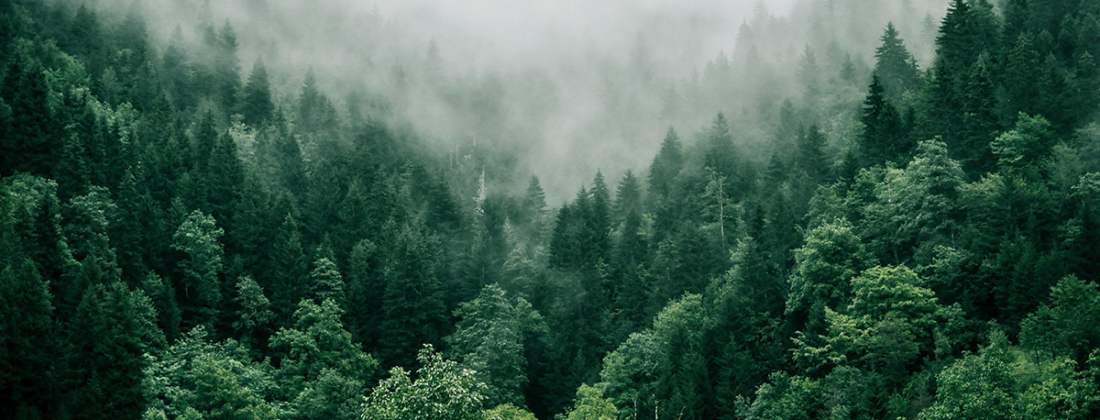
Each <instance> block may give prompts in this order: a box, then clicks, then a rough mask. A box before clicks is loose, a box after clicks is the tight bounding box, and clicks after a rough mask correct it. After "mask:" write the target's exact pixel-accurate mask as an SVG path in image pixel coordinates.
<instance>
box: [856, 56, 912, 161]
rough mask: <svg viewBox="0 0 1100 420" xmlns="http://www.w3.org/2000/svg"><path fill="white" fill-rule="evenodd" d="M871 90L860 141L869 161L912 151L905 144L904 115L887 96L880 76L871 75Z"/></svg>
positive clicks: (865, 109)
mask: <svg viewBox="0 0 1100 420" xmlns="http://www.w3.org/2000/svg"><path fill="white" fill-rule="evenodd" d="M869 90H870V92H869V93H868V94H867V99H864V100H863V116H862V118H861V121H862V122H863V135H862V136H860V145H861V146H862V148H863V157H864V159H865V161H866V162H867V164H868V165H875V164H881V163H884V162H886V161H889V160H895V159H898V158H900V157H902V155H903V154H904V153H907V152H908V147H906V144H905V136H906V133H904V132H903V127H902V124H901V116H900V115H899V114H898V111H897V108H894V105H893V104H891V103H890V101H889V100H887V99H886V96H885V90H884V89H883V86H882V84H881V83H879V79H878V76H872V77H871V86H870V87H869Z"/></svg>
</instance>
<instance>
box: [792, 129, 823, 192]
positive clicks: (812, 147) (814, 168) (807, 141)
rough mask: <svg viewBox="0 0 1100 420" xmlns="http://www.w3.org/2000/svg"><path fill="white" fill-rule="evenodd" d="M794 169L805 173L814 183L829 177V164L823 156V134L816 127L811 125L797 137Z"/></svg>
mask: <svg viewBox="0 0 1100 420" xmlns="http://www.w3.org/2000/svg"><path fill="white" fill-rule="evenodd" d="M795 165H796V167H798V168H800V169H802V170H803V171H806V175H809V176H810V179H811V180H813V181H814V182H815V183H820V182H822V181H824V180H826V179H828V177H829V163H828V160H827V159H826V156H825V133H822V132H821V129H820V128H818V126H817V125H816V124H815V125H811V126H810V128H809V129H807V130H806V132H805V133H804V134H803V135H801V136H798V154H797V155H796V159H795Z"/></svg>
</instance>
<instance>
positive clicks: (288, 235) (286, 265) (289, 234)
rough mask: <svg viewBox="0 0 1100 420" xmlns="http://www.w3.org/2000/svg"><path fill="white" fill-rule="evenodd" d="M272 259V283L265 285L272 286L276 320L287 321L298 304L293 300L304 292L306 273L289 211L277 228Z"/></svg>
mask: <svg viewBox="0 0 1100 420" xmlns="http://www.w3.org/2000/svg"><path fill="white" fill-rule="evenodd" d="M271 262H272V266H273V267H272V268H273V270H272V273H271V280H270V282H271V283H270V284H269V285H268V286H267V287H266V289H268V290H271V309H272V310H273V311H274V312H275V318H276V320H277V324H284V323H287V322H289V321H290V316H291V315H292V314H293V313H294V308H295V307H296V306H297V304H296V303H295V302H297V301H299V300H301V299H302V298H304V297H305V296H306V287H307V285H305V284H303V282H304V281H305V278H306V275H307V274H309V271H308V270H309V266H308V262H307V260H306V256H305V247H304V245H303V244H302V234H301V232H300V231H299V230H298V221H297V220H296V219H295V218H294V215H292V214H287V215H286V217H285V218H284V219H283V223H282V225H281V226H280V227H279V230H278V231H277V232H276V235H275V243H274V244H272V252H271ZM261 286H263V285H261Z"/></svg>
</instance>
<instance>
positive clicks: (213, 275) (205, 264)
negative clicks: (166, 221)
mask: <svg viewBox="0 0 1100 420" xmlns="http://www.w3.org/2000/svg"><path fill="white" fill-rule="evenodd" d="M224 233H225V231H223V230H222V228H220V227H218V226H217V224H216V223H215V221H214V218H213V217H211V216H208V215H206V214H204V213H202V212H201V211H199V210H195V211H193V212H191V213H190V214H189V215H187V219H186V220H184V222H183V223H182V224H181V225H180V227H179V229H177V230H176V233H175V234H174V235H172V249H173V250H175V251H177V252H179V253H180V254H181V257H182V258H181V259H180V261H179V262H178V264H177V266H178V269H179V273H180V278H179V290H178V292H179V293H180V294H181V295H182V296H181V297H180V304H181V307H182V313H183V328H184V329H185V330H189V329H191V328H192V327H194V326H196V325H204V326H206V328H207V330H212V327H213V323H214V320H215V318H216V317H217V308H219V306H220V305H221V299H222V291H221V289H222V287H221V280H220V278H219V277H220V276H221V273H222V270H223V266H222V260H223V256H224V254H223V250H222V244H221V242H220V239H221V237H222V235H223V234H224Z"/></svg>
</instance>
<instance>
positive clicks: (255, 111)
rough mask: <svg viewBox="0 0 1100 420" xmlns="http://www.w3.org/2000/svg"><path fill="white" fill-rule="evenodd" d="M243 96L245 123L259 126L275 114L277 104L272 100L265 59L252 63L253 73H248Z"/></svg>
mask: <svg viewBox="0 0 1100 420" xmlns="http://www.w3.org/2000/svg"><path fill="white" fill-rule="evenodd" d="M241 96H242V98H241V115H242V116H243V117H244V123H245V124H248V125H251V126H253V127H257V128H259V127H261V126H262V125H263V124H264V123H266V122H268V121H269V120H270V119H271V118H272V116H273V115H274V113H275V104H274V103H272V102H271V84H270V82H269V81H268V78H267V68H265V67H264V63H263V61H260V60H257V61H256V63H255V64H253V65H252V73H250V74H249V75H248V82H247V83H246V84H245V86H244V91H243V92H242V95H241Z"/></svg>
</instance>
